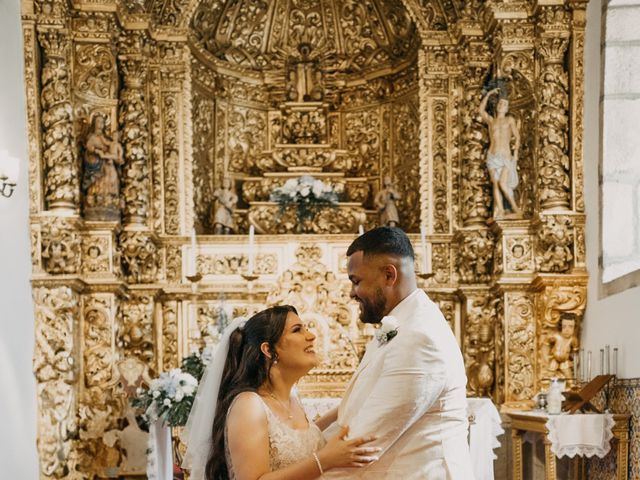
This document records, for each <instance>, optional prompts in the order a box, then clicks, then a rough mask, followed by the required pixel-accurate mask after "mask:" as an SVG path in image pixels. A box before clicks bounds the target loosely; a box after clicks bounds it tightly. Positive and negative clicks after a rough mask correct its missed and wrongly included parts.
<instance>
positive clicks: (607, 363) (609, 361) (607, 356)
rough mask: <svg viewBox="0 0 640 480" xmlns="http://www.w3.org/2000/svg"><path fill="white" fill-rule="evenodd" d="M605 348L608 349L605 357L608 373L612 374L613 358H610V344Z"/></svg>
mask: <svg viewBox="0 0 640 480" xmlns="http://www.w3.org/2000/svg"><path fill="white" fill-rule="evenodd" d="M604 348H605V349H606V353H605V356H604V358H605V362H606V363H605V365H606V370H607V375H610V374H611V360H610V357H611V351H610V350H609V345H606V346H605V347H604Z"/></svg>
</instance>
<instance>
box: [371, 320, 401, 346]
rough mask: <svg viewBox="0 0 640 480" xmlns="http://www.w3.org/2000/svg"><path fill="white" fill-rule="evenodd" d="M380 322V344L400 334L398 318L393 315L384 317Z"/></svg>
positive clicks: (377, 334) (378, 337)
mask: <svg viewBox="0 0 640 480" xmlns="http://www.w3.org/2000/svg"><path fill="white" fill-rule="evenodd" d="M380 323H381V325H380V329H379V330H378V333H376V338H377V339H378V345H380V346H382V345H384V344H385V343H387V342H389V341H390V340H391V339H392V338H393V337H395V336H396V335H397V334H398V326H399V323H398V319H397V318H395V317H391V316H386V317H384V318H383V319H382V322H380Z"/></svg>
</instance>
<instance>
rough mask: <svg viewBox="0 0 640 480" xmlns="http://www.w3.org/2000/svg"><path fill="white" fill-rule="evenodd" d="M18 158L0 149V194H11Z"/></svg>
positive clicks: (16, 178)
mask: <svg viewBox="0 0 640 480" xmlns="http://www.w3.org/2000/svg"><path fill="white" fill-rule="evenodd" d="M19 169H20V160H18V159H17V158H15V157H12V156H11V155H9V152H7V151H6V150H0V195H2V196H3V197H5V198H9V197H10V196H11V195H13V192H14V190H15V188H16V182H17V180H18V171H19Z"/></svg>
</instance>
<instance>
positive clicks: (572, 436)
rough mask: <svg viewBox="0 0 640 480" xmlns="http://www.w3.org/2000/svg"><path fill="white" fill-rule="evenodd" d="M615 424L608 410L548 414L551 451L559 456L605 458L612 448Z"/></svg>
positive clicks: (547, 424) (547, 425)
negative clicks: (599, 412) (604, 411)
mask: <svg viewBox="0 0 640 480" xmlns="http://www.w3.org/2000/svg"><path fill="white" fill-rule="evenodd" d="M614 425H615V420H614V419H613V415H612V414H610V413H601V414H596V413H586V414H578V413H573V414H560V415H549V420H548V421H547V423H546V427H547V429H548V430H549V434H548V436H549V440H550V441H551V451H552V452H553V453H554V454H555V455H556V457H558V458H560V457H563V456H565V455H566V456H568V457H570V458H573V457H575V456H576V455H579V456H581V457H593V456H594V455H596V456H598V457H600V458H604V456H605V455H606V454H607V453H609V450H610V449H611V438H612V437H613V426H614Z"/></svg>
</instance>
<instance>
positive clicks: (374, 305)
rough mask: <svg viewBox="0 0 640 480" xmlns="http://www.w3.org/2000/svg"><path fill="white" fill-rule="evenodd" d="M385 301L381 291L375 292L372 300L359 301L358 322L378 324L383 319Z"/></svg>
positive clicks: (362, 299) (379, 289)
mask: <svg viewBox="0 0 640 480" xmlns="http://www.w3.org/2000/svg"><path fill="white" fill-rule="evenodd" d="M386 303H387V302H386V299H385V298H384V294H383V293H382V289H381V288H378V289H377V290H376V291H375V294H374V296H373V299H372V300H365V299H364V298H361V299H360V321H361V322H362V323H380V321H381V320H382V317H384V307H385V305H386Z"/></svg>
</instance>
